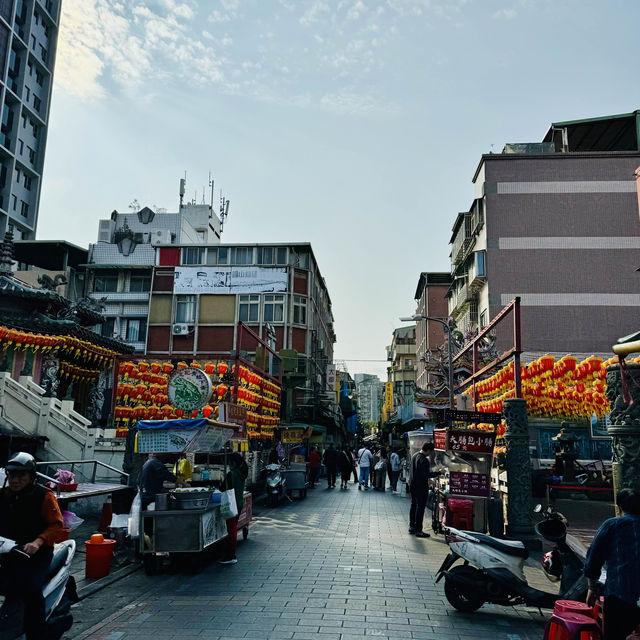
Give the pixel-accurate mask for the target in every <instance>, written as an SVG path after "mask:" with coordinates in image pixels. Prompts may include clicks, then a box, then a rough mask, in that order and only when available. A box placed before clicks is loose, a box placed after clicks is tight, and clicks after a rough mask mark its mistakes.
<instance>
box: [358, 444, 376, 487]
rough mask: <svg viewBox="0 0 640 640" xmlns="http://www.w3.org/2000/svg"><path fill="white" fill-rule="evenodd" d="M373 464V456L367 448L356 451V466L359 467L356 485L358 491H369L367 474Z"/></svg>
mask: <svg viewBox="0 0 640 640" xmlns="http://www.w3.org/2000/svg"><path fill="white" fill-rule="evenodd" d="M372 464H373V454H372V453H371V451H370V449H369V447H365V446H363V447H362V448H361V449H360V451H358V465H359V466H360V481H359V483H358V491H361V490H362V489H364V490H365V491H367V490H368V489H369V473H370V472H371V465H372Z"/></svg>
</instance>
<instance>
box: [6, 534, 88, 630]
mask: <svg viewBox="0 0 640 640" xmlns="http://www.w3.org/2000/svg"><path fill="white" fill-rule="evenodd" d="M75 551H76V543H75V541H73V540H66V541H65V542H62V543H60V544H58V545H56V546H55V550H54V554H53V559H52V560H51V564H50V565H49V573H48V575H47V582H46V583H45V584H44V586H43V588H42V594H43V596H44V601H45V616H46V623H45V628H44V630H43V635H42V638H43V640H59V639H60V638H61V637H62V635H63V634H64V632H65V631H68V630H69V629H71V625H72V624H73V617H72V615H71V611H70V610H71V605H72V604H73V603H74V602H78V594H77V592H76V584H75V580H74V578H73V576H71V575H70V572H71V561H72V560H73V556H74V554H75ZM8 554H10V555H12V556H14V557H19V558H20V559H21V561H24V562H29V560H30V556H29V555H28V554H26V553H25V552H24V551H22V549H21V548H20V546H19V545H18V544H17V543H16V542H14V541H13V540H10V539H9V538H3V537H1V536H0V562H1V559H2V556H4V555H8ZM23 615H24V602H23V601H22V599H21V598H20V597H19V596H16V595H14V594H11V593H8V594H5V600H4V603H3V604H2V607H0V640H14V639H16V638H21V637H23V633H24V629H23Z"/></svg>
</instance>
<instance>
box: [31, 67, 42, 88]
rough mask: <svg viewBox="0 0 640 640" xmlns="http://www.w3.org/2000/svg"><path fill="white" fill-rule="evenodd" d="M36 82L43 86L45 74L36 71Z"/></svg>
mask: <svg viewBox="0 0 640 640" xmlns="http://www.w3.org/2000/svg"><path fill="white" fill-rule="evenodd" d="M32 68H33V67H32ZM36 84H37V85H38V86H39V87H41V86H42V85H43V84H44V76H43V75H42V74H41V73H40V72H39V71H36Z"/></svg>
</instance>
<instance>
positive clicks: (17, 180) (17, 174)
mask: <svg viewBox="0 0 640 640" xmlns="http://www.w3.org/2000/svg"><path fill="white" fill-rule="evenodd" d="M15 176H16V177H15V181H16V182H20V169H18V167H16V169H15Z"/></svg>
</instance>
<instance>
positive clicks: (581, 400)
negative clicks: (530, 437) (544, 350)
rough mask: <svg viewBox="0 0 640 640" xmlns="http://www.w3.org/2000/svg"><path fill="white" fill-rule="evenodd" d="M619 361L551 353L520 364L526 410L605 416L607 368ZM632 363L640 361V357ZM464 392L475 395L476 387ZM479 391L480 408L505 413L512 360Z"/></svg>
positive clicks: (511, 390) (581, 416)
mask: <svg viewBox="0 0 640 640" xmlns="http://www.w3.org/2000/svg"><path fill="white" fill-rule="evenodd" d="M617 362H618V357H617V356H614V357H612V358H609V359H608V360H603V359H602V358H599V357H597V356H590V357H588V358H585V359H584V360H583V361H582V362H578V361H577V358H575V357H574V356H572V355H565V356H563V357H562V358H560V359H559V360H557V361H556V359H555V358H554V357H553V356H551V355H544V356H541V357H540V358H538V359H537V360H536V361H534V362H531V363H530V364H529V365H521V366H520V376H521V382H522V397H523V398H524V399H525V400H526V401H527V412H528V413H529V414H530V415H534V416H547V417H552V418H571V419H576V420H578V419H584V418H586V419H589V418H590V417H591V416H592V415H594V414H595V415H596V416H598V417H603V416H604V415H605V414H606V413H607V411H608V410H609V402H608V400H607V398H606V395H605V389H606V382H605V379H606V375H607V367H608V366H609V365H610V364H614V363H617ZM633 362H640V357H638V358H636V359H635V360H633ZM464 393H465V394H469V395H472V394H473V387H472V386H470V387H468V388H467V389H466V390H465V391H464ZM476 393H477V396H478V399H479V402H477V404H476V409H477V411H483V412H491V413H500V412H502V411H503V410H504V401H505V400H506V399H508V398H514V397H515V369H514V364H513V362H510V363H509V364H508V365H507V366H505V367H503V368H502V369H500V370H499V371H498V372H497V373H495V374H494V375H493V376H491V377H490V378H488V379H486V380H483V381H482V382H479V383H478V384H476Z"/></svg>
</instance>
